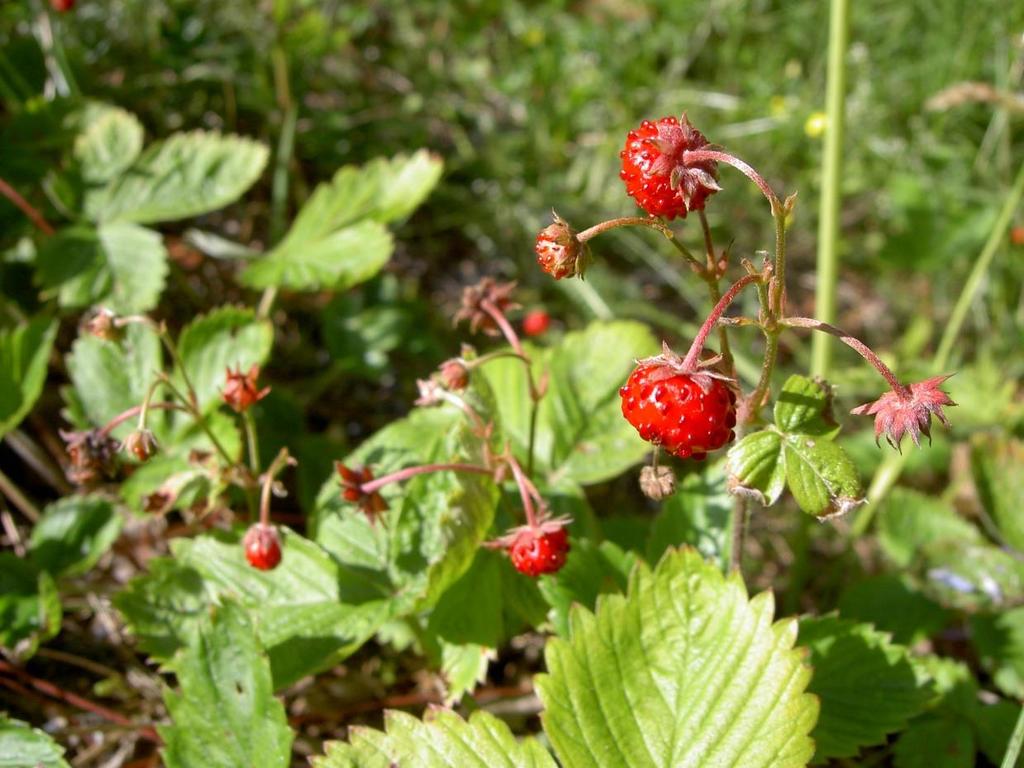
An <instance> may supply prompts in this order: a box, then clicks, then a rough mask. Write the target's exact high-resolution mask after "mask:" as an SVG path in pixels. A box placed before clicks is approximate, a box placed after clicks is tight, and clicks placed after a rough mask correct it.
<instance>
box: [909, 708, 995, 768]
mask: <svg viewBox="0 0 1024 768" xmlns="http://www.w3.org/2000/svg"><path fill="white" fill-rule="evenodd" d="M974 755H975V747H974V734H973V733H971V728H970V726H969V725H967V723H965V722H963V721H962V720H949V719H945V718H938V717H934V718H922V719H920V720H917V721H915V722H914V723H912V724H911V726H910V728H908V729H907V730H906V731H904V732H903V733H902V734H900V737H899V739H898V740H897V741H896V749H895V751H894V760H893V765H894V766H896V768H974V765H975V760H974Z"/></svg>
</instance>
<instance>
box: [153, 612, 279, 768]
mask: <svg viewBox="0 0 1024 768" xmlns="http://www.w3.org/2000/svg"><path fill="white" fill-rule="evenodd" d="M196 629H197V631H196V632H195V633H194V636H193V637H191V638H190V640H189V644H188V646H187V647H185V648H184V649H182V651H181V652H180V653H179V654H178V655H177V656H175V658H174V660H173V662H172V663H171V664H170V667H171V668H172V669H173V670H174V673H175V675H176V676H177V678H178V684H179V685H180V687H181V693H176V692H174V691H172V690H170V689H167V690H165V691H164V702H165V703H166V705H167V711H168V713H169V714H170V716H171V720H172V724H171V725H162V726H158V728H157V730H158V731H159V733H160V736H161V738H163V740H164V747H163V751H162V754H163V758H164V761H165V763H166V765H167V766H168V768H178V767H179V766H180V767H181V768H192V767H193V766H197V765H203V766H209V768H250V766H254V765H259V766H261V767H264V768H274V767H275V766H282V767H283V768H287V766H288V765H290V764H291V743H292V732H291V729H290V728H289V727H288V721H287V719H286V718H285V711H284V706H283V705H282V704H281V702H280V701H278V700H277V699H275V698H274V691H273V687H272V684H271V678H270V663H269V662H268V661H267V658H266V656H265V655H264V654H263V651H262V648H261V647H260V644H259V641H258V640H257V639H256V633H255V631H254V629H253V627H252V624H251V623H250V621H249V618H248V616H247V615H246V613H245V611H244V610H243V609H242V608H240V607H239V606H237V605H235V604H233V603H231V602H227V603H224V604H223V605H220V606H218V607H217V608H216V609H214V610H212V611H211V612H210V613H209V614H208V615H207V616H206V617H204V619H203V620H202V622H201V623H200V624H199V626H198V627H197V628H196Z"/></svg>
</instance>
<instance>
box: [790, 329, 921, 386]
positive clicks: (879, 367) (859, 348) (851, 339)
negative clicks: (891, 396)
mask: <svg viewBox="0 0 1024 768" xmlns="http://www.w3.org/2000/svg"><path fill="white" fill-rule="evenodd" d="M781 324H782V325H784V326H787V327H790V328H809V329H811V330H812V331H821V332H822V333H827V334H830V335H832V336H835V337H836V338H837V339H839V340H840V341H841V342H843V344H845V345H846V346H848V347H850V348H851V349H853V350H855V351H856V352H857V354H859V355H860V356H861V357H863V358H864V359H865V360H867V361H868V362H869V363H871V365H872V366H873V367H874V369H875V370H876V371H878V372H879V373H880V374H881V375H882V378H884V379H885V380H886V381H887V382H888V383H889V386H890V387H891V388H892V391H893V392H895V393H896V394H897V395H898V396H899V397H900V398H901V399H904V400H906V399H909V398H910V396H911V395H910V390H909V389H908V388H907V387H905V386H903V384H901V383H900V381H899V379H897V378H896V374H894V373H893V372H892V370H891V369H890V368H889V366H887V365H886V364H885V363H883V362H882V361H881V359H880V358H879V357H878V355H876V354H875V353H874V351H873V350H872V349H871V347H869V346H868V345H867V344H865V343H864V342H863V341H861V340H860V339H858V338H857V337H856V336H851V335H850V334H848V333H847V332H846V331H844V330H843V329H841V328H836V327H835V326H834V325H830V324H829V323H823V322H821V321H820V320H815V319H814V318H811V317H787V318H785V319H783V320H782V321H781Z"/></svg>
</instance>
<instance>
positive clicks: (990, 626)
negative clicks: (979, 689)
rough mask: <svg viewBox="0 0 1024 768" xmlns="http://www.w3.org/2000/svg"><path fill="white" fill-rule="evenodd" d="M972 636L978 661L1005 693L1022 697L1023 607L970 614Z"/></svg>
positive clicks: (1023, 696) (1023, 679)
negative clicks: (986, 613) (999, 611)
mask: <svg viewBox="0 0 1024 768" xmlns="http://www.w3.org/2000/svg"><path fill="white" fill-rule="evenodd" d="M970 628H971V640H972V642H973V643H974V647H975V648H976V649H977V651H978V656H979V657H980V661H981V665H982V667H983V668H984V669H986V670H987V671H988V672H989V673H990V674H991V675H992V681H993V682H994V683H995V684H996V687H998V688H999V690H1000V691H1002V692H1003V693H1004V694H1006V695H1007V696H1010V697H1012V698H1014V699H1018V700H1019V699H1022V698H1024V608H1014V609H1012V610H1009V611H1004V612H1003V613H999V614H995V615H979V616H972V617H971V622H970Z"/></svg>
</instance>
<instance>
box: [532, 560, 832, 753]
mask: <svg viewBox="0 0 1024 768" xmlns="http://www.w3.org/2000/svg"><path fill="white" fill-rule="evenodd" d="M773 613H774V605H773V601H772V598H771V595H770V594H769V593H764V594H762V595H759V596H758V597H755V598H754V599H753V600H748V598H747V593H746V590H745V589H744V587H743V584H742V583H741V582H740V580H739V579H738V578H737V577H735V576H733V577H730V578H728V579H727V578H726V577H724V576H723V575H722V574H721V572H720V571H719V570H718V569H717V568H716V567H714V566H713V565H710V564H708V563H705V562H704V561H703V560H702V559H701V557H700V555H698V554H697V553H696V552H694V551H692V550H685V549H684V550H682V551H679V552H670V553H669V554H667V555H666V556H665V557H664V558H663V559H662V561H661V562H660V563H659V564H658V566H657V567H656V568H655V569H654V570H653V571H652V570H650V569H649V568H647V567H646V566H644V565H639V566H637V568H636V569H635V570H634V571H633V574H632V576H631V578H630V584H629V592H628V594H627V595H626V596H622V595H608V596H605V597H603V598H601V599H599V600H598V604H597V610H596V613H590V612H589V611H587V610H585V609H583V608H577V609H575V610H574V611H573V612H572V613H571V615H570V629H569V637H568V638H566V639H552V640H550V641H549V642H548V644H547V647H546V648H545V658H546V661H547V668H548V673H547V674H546V675H542V676H540V677H539V678H538V679H537V688H538V692H539V694H540V697H541V700H542V701H543V702H544V706H545V711H544V715H543V721H544V727H545V731H546V733H547V734H548V737H549V738H550V739H551V742H552V744H553V745H554V747H555V751H556V753H557V755H558V757H559V760H560V761H561V763H562V764H563V765H565V766H567V768H572V767H573V766H595V767H597V768H600V766H616V768H622V766H647V765H651V764H658V765H661V764H664V765H674V766H703V765H743V766H749V767H750V768H754V767H756V766H802V765H806V764H807V761H808V760H809V759H810V757H811V755H812V753H813V751H814V746H813V742H812V741H811V739H810V737H809V734H810V731H811V729H812V728H813V726H814V723H815V721H816V720H817V716H818V705H817V703H816V701H815V699H814V697H812V696H810V695H808V694H806V693H805V689H806V687H807V685H808V683H809V681H810V676H811V673H810V669H809V668H808V667H806V666H804V664H803V662H802V657H801V654H800V653H799V652H797V651H794V650H793V644H794V641H795V640H796V623H795V622H793V621H782V622H778V623H776V624H772V617H773Z"/></svg>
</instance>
